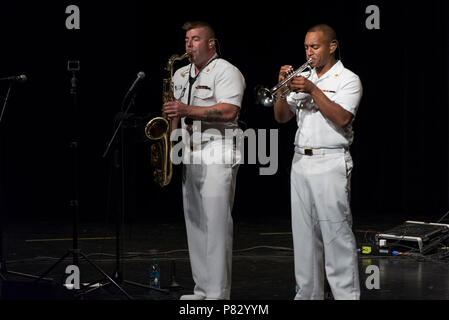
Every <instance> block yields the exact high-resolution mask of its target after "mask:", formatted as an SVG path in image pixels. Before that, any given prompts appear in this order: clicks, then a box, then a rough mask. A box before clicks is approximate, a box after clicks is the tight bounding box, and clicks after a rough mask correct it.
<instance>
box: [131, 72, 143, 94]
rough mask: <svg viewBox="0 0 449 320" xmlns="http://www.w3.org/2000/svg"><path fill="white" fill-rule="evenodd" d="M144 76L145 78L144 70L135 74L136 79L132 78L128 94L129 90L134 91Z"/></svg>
mask: <svg viewBox="0 0 449 320" xmlns="http://www.w3.org/2000/svg"><path fill="white" fill-rule="evenodd" d="M144 78H145V72H143V71H140V72H139V73H138V74H137V79H136V80H134V82H133V84H132V85H131V88H129V90H128V94H129V93H130V92H132V91H134V89H135V88H136V86H137V84H138V83H139V82H140V81H142V80H143V79H144Z"/></svg>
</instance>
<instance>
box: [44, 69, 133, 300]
mask: <svg viewBox="0 0 449 320" xmlns="http://www.w3.org/2000/svg"><path fill="white" fill-rule="evenodd" d="M67 69H68V71H69V72H72V78H71V88H70V94H71V95H72V98H73V110H72V117H71V119H72V128H71V129H72V130H71V134H72V135H73V137H72V141H71V142H70V149H71V151H72V152H71V153H72V200H70V203H69V205H70V208H71V211H72V215H73V242H72V249H69V250H68V251H67V253H66V254H65V255H63V256H62V257H61V258H60V259H59V260H58V261H57V262H56V263H55V264H54V265H52V266H51V267H50V268H49V269H48V270H47V271H45V272H44V273H43V274H42V275H41V276H40V277H39V278H38V279H37V280H36V282H39V281H40V280H41V279H43V278H44V277H45V276H46V275H48V274H49V273H50V272H51V271H52V270H53V269H54V268H55V267H56V266H57V265H59V264H60V263H61V262H62V261H64V260H65V259H66V258H67V257H69V256H70V255H71V256H72V257H73V265H75V266H77V267H79V258H80V257H81V258H83V259H84V260H86V261H87V262H88V263H89V264H90V265H91V266H92V267H94V268H95V269H96V270H97V271H98V272H99V273H101V274H102V275H103V276H104V277H106V278H107V279H108V281H109V283H112V284H113V285H114V286H115V287H117V288H118V289H119V290H120V292H121V293H123V294H124V295H125V296H126V297H127V298H128V299H132V297H131V296H130V295H129V294H128V293H127V292H126V291H125V290H123V288H122V287H120V286H119V285H118V284H117V283H116V282H115V281H114V280H113V279H112V278H111V277H110V276H108V275H107V274H106V273H105V272H104V271H103V270H102V269H101V268H100V267H98V266H97V265H96V264H95V263H94V262H92V261H91V260H90V259H89V258H88V257H87V256H86V255H85V254H84V253H83V252H82V251H81V250H80V249H79V247H78V224H79V151H78V147H79V145H78V140H79V133H78V128H79V117H78V79H77V72H78V71H79V61H69V62H68V68H67ZM102 286H103V285H102V284H101V282H99V283H97V284H96V285H93V286H92V285H91V284H88V285H83V289H84V288H85V290H86V291H79V292H77V294H76V295H75V296H77V297H78V296H81V295H84V294H87V293H89V292H91V291H93V290H92V289H91V288H92V287H95V289H98V288H101V287H102Z"/></svg>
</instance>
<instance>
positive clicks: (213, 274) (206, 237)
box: [164, 21, 245, 300]
mask: <svg viewBox="0 0 449 320" xmlns="http://www.w3.org/2000/svg"><path fill="white" fill-rule="evenodd" d="M183 29H184V30H185V31H186V37H185V49H186V52H191V56H190V58H189V59H190V62H191V63H190V64H189V65H187V66H185V67H182V68H180V69H178V70H177V71H176V72H175V75H174V77H173V88H174V96H175V98H176V99H177V100H175V101H171V102H168V103H165V104H164V112H165V113H166V114H167V116H169V117H170V118H172V119H173V127H174V128H176V127H177V126H178V121H179V120H180V121H181V124H182V128H183V129H185V132H189V133H193V135H195V134H196V133H201V134H202V137H201V138H202V139H201V140H202V141H199V140H198V139H195V137H193V139H191V140H190V141H189V138H188V137H183V141H184V142H185V143H186V144H188V146H187V150H186V151H189V152H188V156H187V157H184V158H185V159H186V158H190V160H191V161H192V163H187V164H186V163H184V167H183V182H182V191H183V204H184V217H185V222H186V230H187V242H188V247H189V256H190V263H191V267H192V276H193V280H194V282H195V287H194V290H193V294H191V295H184V296H182V297H181V300H204V299H208V300H227V299H230V293H231V273H232V242H233V221H232V217H231V212H232V207H233V202H234V192H235V183H236V177H237V169H238V165H239V158H240V157H239V155H238V150H236V148H235V146H234V144H233V138H232V137H227V136H225V135H224V134H225V130H226V129H237V128H238V125H237V120H238V115H239V111H240V107H241V103H242V98H243V92H244V89H245V79H244V78H243V76H242V74H241V73H240V71H239V70H238V69H237V68H236V67H235V66H233V65H232V64H230V63H229V62H227V61H226V60H224V59H221V58H220V57H218V55H217V50H216V47H215V44H216V40H215V35H214V31H213V29H212V28H211V26H210V25H209V24H208V23H205V22H198V21H197V22H191V23H186V24H185V25H184V26H183ZM211 129H213V131H211ZM205 131H207V132H205ZM184 138H186V140H184ZM190 138H192V137H190Z"/></svg>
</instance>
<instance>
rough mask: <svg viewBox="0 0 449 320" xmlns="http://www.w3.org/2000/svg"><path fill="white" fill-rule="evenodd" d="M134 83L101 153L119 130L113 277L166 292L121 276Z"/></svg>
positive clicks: (115, 158) (116, 151)
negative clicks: (127, 121)
mask: <svg viewBox="0 0 449 320" xmlns="http://www.w3.org/2000/svg"><path fill="white" fill-rule="evenodd" d="M134 86H135V83H134V84H133V85H132V87H131V88H130V89H129V90H128V92H127V93H126V95H125V97H124V98H123V101H122V107H121V113H120V121H119V123H118V125H117V127H116V128H115V130H114V133H113V135H112V138H111V139H110V140H109V143H108V145H107V147H106V150H105V152H104V153H103V158H106V157H107V156H108V154H109V152H110V149H111V146H112V144H113V143H114V142H115V141H116V140H117V136H118V132H119V131H120V141H119V143H117V144H116V150H115V154H116V155H117V154H118V156H114V161H115V163H114V168H120V210H118V211H117V212H116V219H115V222H116V270H115V272H114V278H115V279H116V281H117V282H118V283H123V282H124V283H127V284H130V285H134V286H138V287H141V288H145V289H150V290H155V291H158V292H161V293H165V294H168V293H169V292H170V291H169V290H166V289H161V288H154V287H151V286H147V285H144V284H141V283H137V282H133V281H129V280H125V279H124V276H123V263H122V261H121V254H122V248H123V240H122V236H121V235H122V233H123V224H124V220H125V216H126V192H125V177H126V175H125V156H124V151H125V149H124V142H125V139H124V138H125V133H124V131H125V130H124V120H125V119H127V118H128V112H129V110H130V109H131V107H132V106H134V105H135V98H136V93H135V92H134V93H133V92H132V91H133V88H134ZM128 98H129V102H128V104H127V106H126V108H125V103H126V101H127V100H128Z"/></svg>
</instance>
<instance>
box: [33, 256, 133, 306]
mask: <svg viewBox="0 0 449 320" xmlns="http://www.w3.org/2000/svg"><path fill="white" fill-rule="evenodd" d="M69 255H73V256H74V260H75V261H78V256H80V257H81V258H83V259H84V260H86V261H87V262H88V263H89V264H90V265H91V266H92V267H94V268H95V269H96V270H97V271H98V272H99V273H101V274H102V275H103V276H104V277H105V278H106V279H107V280H108V281H109V283H111V284H113V285H114V286H115V287H116V288H117V289H119V291H120V292H121V293H123V294H124V295H125V296H126V297H127V298H128V299H132V297H131V296H130V295H129V294H128V293H127V292H126V291H125V290H124V289H123V288H122V287H121V286H119V285H118V284H117V282H115V281H114V280H113V279H112V278H111V277H110V276H108V275H107V274H106V273H105V272H104V271H103V270H102V269H101V268H100V267H99V266H97V265H96V264H95V263H93V262H92V261H91V260H90V259H89V258H88V257H87V256H86V255H85V254H84V253H83V252H81V251H80V250H79V249H71V250H69V251H68V252H67V253H66V254H65V255H63V256H62V257H61V258H60V259H59V260H58V261H57V262H56V263H55V264H54V265H52V266H51V267H50V268H49V269H48V270H47V271H45V272H44V273H43V274H42V275H41V276H40V277H38V278H37V280H36V281H35V282H36V283H37V282H39V281H40V280H43V279H44V277H45V276H46V275H47V274H49V273H50V272H51V271H52V270H53V269H54V268H56V266H58V265H59V264H60V263H61V262H62V261H64V260H65V259H66V258H67V257H68V256H69ZM89 286H90V285H87V287H89ZM101 287H102V286H97V287H95V288H93V289H91V290H88V291H85V292H81V293H78V294H77V295H76V296H77V297H79V296H82V295H84V294H87V293H89V292H92V291H93V290H97V289H99V288H101Z"/></svg>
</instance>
